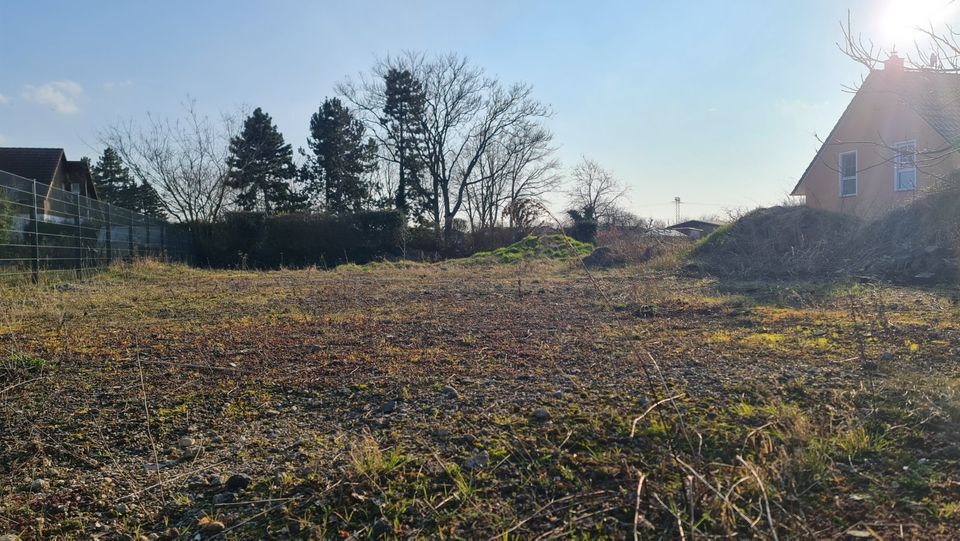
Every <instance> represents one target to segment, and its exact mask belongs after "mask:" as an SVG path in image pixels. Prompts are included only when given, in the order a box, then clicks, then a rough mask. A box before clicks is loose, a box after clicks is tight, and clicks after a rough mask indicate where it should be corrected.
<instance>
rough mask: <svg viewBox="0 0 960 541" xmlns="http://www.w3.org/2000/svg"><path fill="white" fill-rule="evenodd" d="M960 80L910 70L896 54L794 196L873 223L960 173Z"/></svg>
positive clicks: (854, 104)
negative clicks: (875, 218)
mask: <svg viewBox="0 0 960 541" xmlns="http://www.w3.org/2000/svg"><path fill="white" fill-rule="evenodd" d="M958 142H960V74H955V73H944V72H938V71H933V70H913V69H909V70H908V69H905V68H904V66H903V61H902V59H900V58H898V57H897V56H896V55H892V56H891V57H890V59H889V60H887V61H886V63H885V64H884V69H882V70H873V71H871V72H870V74H869V75H868V76H867V78H866V79H865V80H864V81H863V84H862V85H861V86H860V89H859V90H858V91H857V92H856V94H854V96H853V99H852V100H851V101H850V104H849V105H848V106H847V109H846V110H845V111H844V113H843V115H841V117H840V120H839V121H838V122H837V124H836V126H834V128H833V130H832V131H831V132H830V134H829V135H828V136H827V138H826V139H825V140H824V142H823V144H822V146H821V147H820V149H819V151H818V152H817V154H816V155H815V156H814V158H813V160H812V161H811V162H810V165H809V166H808V167H807V169H806V171H804V173H803V175H802V176H801V177H800V180H799V182H798V183H797V185H796V187H795V188H794V189H793V192H792V193H791V195H795V196H803V197H805V201H806V204H807V205H808V206H810V207H815V208H820V209H825V210H831V211H834V212H840V213H844V214H852V215H856V216H860V217H863V218H873V217H877V216H879V215H882V214H883V213H885V212H887V211H889V210H891V209H892V208H895V207H897V206H899V205H903V204H905V203H907V202H909V201H911V200H912V199H914V198H916V197H917V196H918V195H919V194H922V193H923V192H924V191H926V190H929V189H930V188H931V187H933V186H934V185H935V184H936V183H937V182H938V181H940V180H941V179H943V178H944V177H946V176H947V175H949V174H950V173H951V172H953V171H956V170H958V169H960V156H958V152H957V151H956V148H955V147H956V144H957V143H958Z"/></svg>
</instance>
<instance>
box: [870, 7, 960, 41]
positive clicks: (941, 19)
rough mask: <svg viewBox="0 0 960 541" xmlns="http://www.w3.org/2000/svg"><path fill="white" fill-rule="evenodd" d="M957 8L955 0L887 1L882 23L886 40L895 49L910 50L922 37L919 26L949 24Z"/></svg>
mask: <svg viewBox="0 0 960 541" xmlns="http://www.w3.org/2000/svg"><path fill="white" fill-rule="evenodd" d="M956 8H957V6H956V1H955V0H887V2H886V7H885V9H884V10H883V18H882V20H881V22H880V23H881V27H882V29H883V34H884V39H885V41H887V42H888V43H889V44H890V45H891V46H893V47H896V48H898V49H909V48H910V47H911V46H912V44H913V42H914V40H917V39H920V37H921V33H920V31H919V30H917V27H918V26H919V27H924V28H926V27H928V26H930V25H931V24H933V25H934V27H936V26H938V25H940V24H942V23H945V22H948V21H949V20H948V17H949V16H950V15H952V14H953V13H954V12H956Z"/></svg>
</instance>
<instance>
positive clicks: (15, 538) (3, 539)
mask: <svg viewBox="0 0 960 541" xmlns="http://www.w3.org/2000/svg"><path fill="white" fill-rule="evenodd" d="M0 541H20V536H19V535H17V534H13V533H6V534H3V535H0Z"/></svg>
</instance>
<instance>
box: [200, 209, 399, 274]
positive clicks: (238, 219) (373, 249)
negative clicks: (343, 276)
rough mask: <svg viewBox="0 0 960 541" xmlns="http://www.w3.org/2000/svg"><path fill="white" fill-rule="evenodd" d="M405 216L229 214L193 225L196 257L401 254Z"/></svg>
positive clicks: (279, 260)
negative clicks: (206, 223)
mask: <svg viewBox="0 0 960 541" xmlns="http://www.w3.org/2000/svg"><path fill="white" fill-rule="evenodd" d="M404 226H405V219H404V217H403V215H402V214H400V213H398V212H394V211H368V212H358V213H354V214H344V215H332V214H307V213H297V214H281V215H276V216H266V215H264V214H263V213H257V212H238V213H230V214H228V215H226V216H224V218H223V219H222V220H221V221H219V222H216V223H213V224H209V225H199V224H198V225H196V226H195V227H193V228H192V230H193V231H194V233H195V243H194V246H195V247H196V251H197V254H196V256H197V258H198V260H199V261H200V262H203V263H207V264H209V265H211V266H215V267H231V266H251V267H255V268H277V267H280V266H283V265H288V266H297V267H300V266H309V265H320V266H327V265H336V264H339V263H345V262H354V263H367V262H369V261H374V260H376V259H382V258H386V257H397V256H399V255H401V253H402V242H403V230H404Z"/></svg>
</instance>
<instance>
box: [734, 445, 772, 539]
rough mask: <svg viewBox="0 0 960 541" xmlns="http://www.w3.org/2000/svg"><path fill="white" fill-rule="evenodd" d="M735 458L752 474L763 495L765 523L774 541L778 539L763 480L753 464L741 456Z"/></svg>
mask: <svg viewBox="0 0 960 541" xmlns="http://www.w3.org/2000/svg"><path fill="white" fill-rule="evenodd" d="M737 460H739V461H740V463H741V464H743V465H744V466H745V467H746V468H747V470H749V471H750V473H751V474H752V475H753V478H754V479H756V480H757V484H758V485H760V494H761V495H762V496H763V503H764V504H765V505H766V508H767V524H768V525H769V526H770V534H771V535H773V539H774V541H779V538H778V537H777V528H776V526H774V524H773V516H772V515H771V514H770V500H768V499H767V488H766V487H765V486H764V484H763V481H761V480H760V475H759V474H758V473H757V470H756V469H755V468H754V467H753V464H750V463H748V462H747V461H746V460H744V459H743V457H742V456H737Z"/></svg>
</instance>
